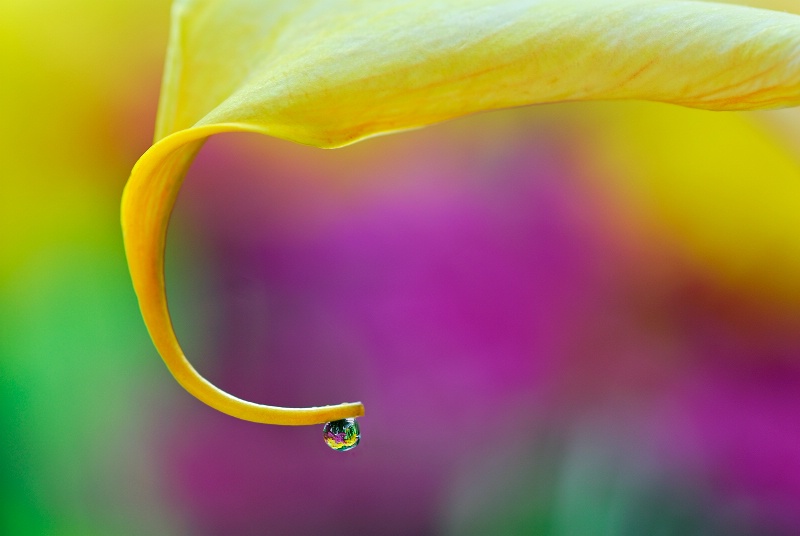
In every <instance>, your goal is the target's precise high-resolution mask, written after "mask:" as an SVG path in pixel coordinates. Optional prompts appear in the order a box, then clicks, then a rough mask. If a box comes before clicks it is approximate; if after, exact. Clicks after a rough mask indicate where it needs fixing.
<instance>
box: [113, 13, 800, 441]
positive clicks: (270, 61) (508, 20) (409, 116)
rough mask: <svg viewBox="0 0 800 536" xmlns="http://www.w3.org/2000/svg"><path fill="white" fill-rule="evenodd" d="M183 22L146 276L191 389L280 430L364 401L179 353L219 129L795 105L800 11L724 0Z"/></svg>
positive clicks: (142, 238) (325, 138)
mask: <svg viewBox="0 0 800 536" xmlns="http://www.w3.org/2000/svg"><path fill="white" fill-rule="evenodd" d="M751 4H752V3H751ZM779 4H780V2H772V3H768V2H761V3H760V5H762V6H765V7H770V6H771V7H780V6H779ZM171 32H172V33H171V37H170V42H169V49H168V53H167V61H166V68H165V73H164V81H163V87H162V93H161V100H160V105H159V114H158V120H157V126H156V136H155V138H156V143H155V144H154V145H153V146H152V147H151V148H150V149H149V150H148V151H147V152H146V153H145V154H144V155H143V156H142V157H141V158H140V160H139V161H138V162H137V164H136V166H135V167H134V169H133V171H132V173H131V177H130V180H129V182H128V185H127V187H126V189H125V193H124V196H123V202H122V226H123V232H124V239H125V249H126V253H127V257H128V263H129V266H130V271H131V276H132V279H133V284H134V287H135V290H136V293H137V296H138V298H139V303H140V307H141V309H142V314H143V317H144V320H145V323H146V324H147V327H148V329H149V331H150V335H151V337H152V338H153V341H154V343H155V345H156V347H157V348H158V350H159V352H160V354H161V356H162V357H163V359H164V361H165V362H166V364H167V366H168V367H169V369H170V371H171V372H172V373H173V375H174V376H175V377H176V379H177V380H178V381H179V382H180V383H181V385H183V386H184V387H185V388H186V389H187V390H188V391H189V392H190V393H192V394H193V395H195V396H196V397H197V398H199V399H200V400H202V401H203V402H205V403H207V404H209V405H210V406H212V407H214V408H216V409H218V410H220V411H223V412H225V413H228V414H230V415H233V416H236V417H239V418H242V419H246V420H250V421H255V422H263V423H270V424H288V425H303V424H316V423H322V422H326V421H332V420H338V419H343V418H347V417H356V416H359V415H362V414H363V411H364V409H363V406H362V405H361V404H360V403H352V404H341V405H337V406H325V407H318V408H279V407H273V406H264V405H259V404H254V403H250V402H246V401H244V400H240V399H238V398H236V397H233V396H232V395H230V394H228V393H225V392H223V391H221V390H220V389H218V388H216V387H215V386H214V385H212V384H211V383H210V382H208V381H207V380H205V379H204V378H203V377H202V376H200V375H199V374H198V373H197V371H195V369H194V368H193V367H192V366H191V364H190V363H189V361H188V360H187V359H186V357H185V355H184V354H183V351H182V350H181V348H180V345H179V344H178V341H177V338H176V336H175V333H174V331H173V328H172V324H171V321H170V317H169V312H168V308H167V300H166V292H165V283H164V245H165V240H166V231H167V224H168V220H169V215H170V213H171V211H172V207H173V204H174V202H175V198H176V196H177V193H178V190H179V188H180V185H181V181H182V179H183V177H184V175H185V173H186V171H187V169H188V167H189V165H190V163H191V162H192V159H193V158H194V156H195V155H196V154H197V152H198V151H199V150H200V147H201V146H202V144H203V141H204V140H205V139H206V138H208V137H209V136H211V135H213V134H216V133H220V132H231V131H248V132H260V133H262V134H268V135H271V136H276V137H279V138H284V139H288V140H293V141H297V142H300V143H304V144H309V145H315V146H319V147H338V146H342V145H346V144H349V143H352V142H354V141H357V140H360V139H363V138H366V137H369V136H374V135H378V134H384V133H388V132H392V131H398V130H405V129H410V128H416V127H420V126H424V125H428V124H431V123H435V122H439V121H443V120H447V119H450V118H454V117H458V116H462V115H465V114H470V113H474V112H478V111H484V110H492V109H498V108H506V107H511V106H521V105H528V104H534V103H547V102H557V101H571V100H599V99H604V100H607V99H643V100H652V101H660V102H667V103H673V104H679V105H684V106H690V107H695V108H704V109H710V110H755V109H768V108H776V107H785V106H795V105H800V16H797V15H792V14H789V13H784V12H779V11H772V10H766V9H754V8H751V7H740V6H734V5H725V4H717V3H708V2H690V1H643V0H502V1H497V2H486V1H477V0H448V1H441V2H430V1H417V0H406V1H389V0H386V1H381V2H375V1H370V0H317V1H296V0H292V1H289V0H285V1H284V0H271V1H270V0H179V1H177V2H176V3H175V5H174V8H173V21H172V30H171Z"/></svg>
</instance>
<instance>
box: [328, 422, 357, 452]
mask: <svg viewBox="0 0 800 536" xmlns="http://www.w3.org/2000/svg"><path fill="white" fill-rule="evenodd" d="M322 438H323V439H324V440H325V444H327V445H328V446H329V447H330V448H332V449H333V450H338V451H341V452H344V451H346V450H350V449H354V448H356V447H357V446H358V442H359V441H360V440H361V431H360V430H359V428H358V423H357V422H356V420H355V419H342V420H339V421H331V422H329V423H326V424H325V426H324V427H323V428H322Z"/></svg>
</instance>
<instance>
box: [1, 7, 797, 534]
mask: <svg viewBox="0 0 800 536" xmlns="http://www.w3.org/2000/svg"><path fill="white" fill-rule="evenodd" d="M0 9H1V10H2V11H1V12H0V50H2V55H1V56H0V59H1V61H2V66H0V67H1V68H2V74H1V75H0V76H2V83H1V84H0V102H2V105H0V106H2V132H0V158H2V167H1V169H2V171H1V172H2V177H0V192H1V193H0V533H2V534H14V535H27V534H32V535H39V534H48V535H50V534H53V535H82V536H90V535H95V534H96V535H109V534H113V535H127V534H130V535H141V534H158V535H201V536H203V535H208V536H217V535H219V536H223V535H225V536H228V535H231V536H236V535H261V534H276V535H312V534H326V535H338V534H347V535H350V534H387V535H391V534H398V535H405V534H410V535H411V534H413V535H424V534H447V535H461V534H465V535H468V534H475V535H487V534H493V535H502V534H531V535H545V536H582V535H587V536H591V535H609V536H616V535H631V536H638V535H725V536H730V535H734V536H738V535H740V536H791V535H796V534H800V508H798V505H800V275H798V274H800V233H799V232H798V230H800V210H799V209H800V129H798V128H797V125H798V123H799V122H800V116H798V114H797V112H793V111H789V112H770V113H759V114H723V113H710V112H700V111H693V110H685V109H681V108H677V107H674V106H666V105H658V104H647V103H595V104H570V105H556V106H543V107H535V108H529V109H525V110H514V111H506V112H499V113H494V114H487V115H481V116H476V117H471V118H466V119H461V120H457V121H453V122H450V123H447V124H444V125H439V126H436V127H432V128H429V129H426V130H421V131H415V132H410V133H403V134H399V135H395V136H391V137H383V138H376V139H373V140H368V141H366V142H363V143H361V144H358V145H356V146H353V147H350V148H346V149H341V150H336V151H322V150H317V149H312V148H307V147H301V146H296V145H292V144H290V143H287V142H283V141H279V140H270V139H266V138H263V137H258V136H247V135H223V136H219V137H217V138H215V139H212V140H211V141H210V142H209V143H208V144H207V145H206V147H205V148H204V149H203V151H202V152H201V154H200V156H199V158H198V160H197V162H196V164H195V165H194V167H193V168H192V170H191V171H190V174H189V176H188V178H187V180H186V183H185V186H184V189H183V191H182V193H181V196H180V199H179V202H178V206H177V209H176V212H175V215H174V218H173V223H172V226H171V229H170V236H169V244H168V252H167V253H168V266H167V281H168V287H169V293H170V302H171V309H172V312H173V317H174V321H175V324H176V329H177V331H178V335H179V338H180V339H181V341H182V343H183V345H184V349H185V350H186V351H187V354H188V355H189V356H190V358H191V359H192V361H193V362H194V363H195V365H196V366H197V368H198V369H200V370H201V372H202V373H203V374H205V375H206V376H207V377H208V378H210V379H211V380H212V381H213V382H215V383H217V384H218V385H219V386H220V387H222V388H224V389H226V390H228V391H230V392H232V393H234V394H236V395H238V396H240V397H243V398H246V399H248V400H253V401H258V402H263V403H270V404H276V405H289V406H295V405H296V406H310V405H319V404H327V403H337V402H340V401H352V400H362V401H363V402H364V403H365V404H366V407H367V415H366V416H365V417H364V418H363V419H361V420H360V422H361V427H362V444H361V446H359V447H358V448H357V449H355V450H354V451H351V452H347V453H336V452H333V451H331V450H329V449H328V448H327V447H325V446H324V444H323V442H322V437H321V435H322V434H321V427H320V428H317V427H301V428H281V427H269V426H262V425H256V424H252V423H247V422H242V421H238V420H235V419H232V418H229V417H227V416H225V415H222V414H219V413H216V412H215V411H214V410H211V409H210V408H208V407H206V406H204V405H202V404H201V403H199V402H197V401H196V400H194V399H193V398H192V397H190V396H189V395H188V394H187V393H185V392H184V391H183V390H182V389H181V388H180V387H179V386H178V385H177V383H175V382H174V380H173V379H172V378H171V376H170V375H169V373H168V372H167V370H166V368H165V367H164V365H163V364H162V362H161V361H160V359H159V357H158V355H157V354H156V352H155V350H154V349H153V347H152V345H151V343H150V341H149V339H148V338H147V335H146V332H145V328H144V326H143V323H142V321H141V318H140V316H139V312H138V308H137V304H136V300H135V297H134V295H133V292H132V289H131V285H130V281H129V277H128V274H127V270H126V265H125V259H124V254H123V250H122V243H121V236H120V226H119V223H118V221H119V217H118V211H119V199H120V194H121V191H122V188H123V185H124V182H125V179H126V177H127V174H128V172H129V170H130V168H131V167H132V165H133V163H134V162H135V161H136V159H137V158H138V156H139V155H140V154H141V153H142V152H144V151H145V150H146V149H147V147H148V146H149V143H150V138H151V135H152V130H153V125H154V118H155V112H156V110H155V103H156V101H157V96H158V89H159V83H160V74H161V66H162V62H163V55H164V49H165V44H166V36H167V24H168V14H169V6H168V3H167V2H166V0H140V1H139V2H122V1H102V2H101V1H94V0H72V1H69V2H67V1H62V0H43V1H40V2H4V3H3V4H2V6H1V7H0Z"/></svg>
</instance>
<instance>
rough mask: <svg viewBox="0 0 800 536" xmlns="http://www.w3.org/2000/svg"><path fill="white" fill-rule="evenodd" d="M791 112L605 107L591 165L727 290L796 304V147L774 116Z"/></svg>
mask: <svg viewBox="0 0 800 536" xmlns="http://www.w3.org/2000/svg"><path fill="white" fill-rule="evenodd" d="M787 112H788V114H789V116H790V117H791V113H792V112H793V111H783V112H769V115H755V114H742V113H718V112H707V111H699V110H690V109H685V108H679V107H674V106H667V105H658V104H651V103H636V104H632V103H629V104H625V105H617V104H609V105H605V107H604V108H603V109H599V110H598V113H599V116H600V117H601V118H600V119H598V121H599V122H598V125H597V126H596V127H595V128H596V131H595V133H594V135H593V136H592V137H591V139H592V145H593V148H592V151H591V152H592V156H591V158H590V159H589V161H588V162H586V165H587V166H590V167H593V168H594V170H595V171H596V172H597V171H599V174H600V175H601V176H602V180H603V181H604V184H605V185H606V186H607V187H610V188H612V189H614V190H615V191H616V192H617V195H619V196H621V201H622V204H623V206H625V207H626V209H627V210H631V211H632V212H633V213H634V214H636V215H635V216H634V221H638V222H640V223H641V224H642V225H644V226H645V227H646V228H649V229H650V230H651V231H653V233H654V235H653V237H652V239H653V240H659V241H663V243H664V245H665V246H668V247H674V248H677V250H678V251H681V252H682V254H683V255H685V256H686V257H687V260H688V261H689V262H690V263H692V264H694V265H695V268H696V269H700V270H703V271H707V272H709V276H710V278H711V279H713V280H714V281H715V282H717V283H719V284H721V285H722V286H723V287H725V288H736V289H738V290H740V291H745V292H746V293H748V294H755V295H760V296H761V297H762V298H765V299H769V300H775V301H776V302H778V303H783V304H786V305H791V306H792V308H795V307H798V306H800V278H798V277H797V274H798V273H800V236H798V232H797V230H798V229H800V158H799V156H800V153H797V152H794V151H793V150H792V148H791V147H792V143H793V142H794V143H796V142H797V141H798V140H797V139H794V140H792V139H782V138H781V137H780V136H779V135H780V134H784V135H788V134H790V133H791V132H790V131H789V130H788V129H780V128H777V123H776V121H775V120H776V118H777V117H779V116H785V115H787ZM600 170H601V171H600Z"/></svg>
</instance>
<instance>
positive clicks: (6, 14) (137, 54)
mask: <svg viewBox="0 0 800 536" xmlns="http://www.w3.org/2000/svg"><path fill="white" fill-rule="evenodd" d="M168 4H169V3H168V2H167V1H166V0H145V1H143V2H134V3H129V2H122V1H112V2H103V1H92V0H80V1H77V2H71V1H44V2H3V3H2V6H0V48H1V49H2V50H3V51H4V52H3V54H2V57H1V58H0V63H1V67H2V73H3V75H2V76H3V83H2V84H0V102H2V103H3V120H4V128H3V129H2V132H0V159H2V162H3V175H2V179H1V180H0V182H1V183H2V188H3V195H2V196H0V228H2V229H3V235H4V236H3V246H2V247H3V254H2V256H0V286H1V285H2V284H3V283H5V282H7V280H8V277H9V276H10V274H11V273H12V272H14V271H15V270H16V269H18V268H19V266H21V265H23V264H24V263H25V262H26V259H28V258H29V257H30V256H31V255H35V254H36V252H37V250H40V249H41V248H42V247H45V246H48V245H50V244H65V243H66V244H69V243H74V242H76V241H77V242H81V241H93V240H96V239H98V238H101V237H102V238H103V239H104V240H106V239H111V240H115V241H116V240H117V238H118V235H119V228H118V226H116V225H115V226H114V227H110V226H109V225H108V224H107V223H106V222H116V221H117V220H118V218H117V217H116V216H114V217H113V218H111V219H109V216H113V213H111V212H110V210H111V208H112V207H111V205H109V203H107V202H101V201H100V198H106V199H107V198H108V197H109V196H114V197H117V196H118V192H119V191H121V188H122V185H123V184H124V180H125V178H126V176H127V168H129V166H131V165H132V164H133V159H134V158H135V157H136V155H133V154H128V153H127V152H126V149H125V143H124V142H129V141H130V139H131V134H130V132H126V131H125V125H124V124H123V123H122V121H123V120H124V119H125V117H120V114H121V110H123V109H124V106H123V105H124V104H126V103H131V102H136V101H137V99H142V102H146V100H145V99H147V100H154V99H156V98H157V91H158V79H157V78H155V77H154V76H153V67H154V66H156V65H159V64H160V63H161V61H162V59H161V58H163V54H164V48H165V46H166V32H167V22H168V15H169V5H168ZM141 121H142V124H143V125H144V126H149V125H152V119H149V118H141ZM137 128H141V126H139V125H131V129H137ZM120 140H124V141H123V142H120ZM145 143H146V141H145ZM145 143H143V144H142V145H143V146H142V150H144V149H145V148H146V144H145ZM127 151H130V149H129V148H128V149H127ZM106 243H108V242H106Z"/></svg>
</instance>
